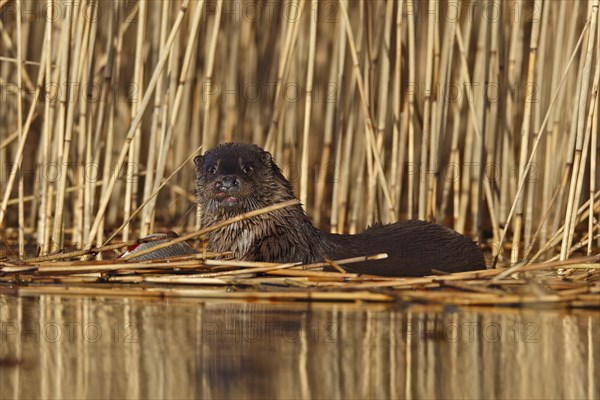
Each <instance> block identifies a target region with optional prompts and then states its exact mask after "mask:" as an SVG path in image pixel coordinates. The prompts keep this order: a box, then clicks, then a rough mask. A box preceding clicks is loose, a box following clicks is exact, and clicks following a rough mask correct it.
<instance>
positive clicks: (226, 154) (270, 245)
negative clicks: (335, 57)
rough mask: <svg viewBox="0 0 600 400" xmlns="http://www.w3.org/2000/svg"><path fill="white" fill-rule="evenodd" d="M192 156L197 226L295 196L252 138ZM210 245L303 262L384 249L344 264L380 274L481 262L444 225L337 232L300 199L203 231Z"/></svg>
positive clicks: (471, 266) (247, 256) (245, 256)
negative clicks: (229, 201) (314, 218)
mask: <svg viewBox="0 0 600 400" xmlns="http://www.w3.org/2000/svg"><path fill="white" fill-rule="evenodd" d="M194 162H195V163H196V172H197V176H198V179H197V193H198V201H199V203H200V205H201V208H202V224H203V226H209V225H212V224H214V223H216V222H219V221H223V220H225V219H228V218H230V217H233V216H236V215H239V214H241V213H244V212H248V211H252V210H256V209H259V208H262V207H266V206H269V205H271V204H275V203H280V202H282V201H286V200H291V199H294V198H296V197H295V195H294V192H293V190H292V187H291V185H290V183H289V182H288V181H287V180H286V179H285V177H284V176H283V175H282V173H281V171H280V169H279V167H278V166H277V164H275V162H274V161H273V159H272V157H271V154H269V153H268V152H266V151H264V150H263V149H261V148H260V147H258V146H256V145H253V144H246V143H235V142H233V143H225V144H221V145H218V146H216V147H214V148H213V149H211V150H209V151H208V152H206V153H205V154H204V155H202V156H198V157H196V158H195V159H194ZM223 182H226V183H227V182H228V183H229V186H227V184H225V185H224V183H223ZM224 197H228V198H231V197H233V198H234V199H235V200H236V201H237V204H235V205H224V204H225V203H224V202H222V199H223V198H224ZM208 250H209V251H215V252H223V251H232V252H233V254H234V256H235V258H236V259H239V260H250V261H268V262H294V261H301V262H303V263H313V262H318V261H323V260H324V259H326V258H327V259H340V258H347V257H353V256H361V255H371V254H376V253H387V254H388V258H387V259H384V260H379V261H369V262H364V263H359V264H352V265H350V266H348V267H347V269H348V270H350V271H354V272H359V273H363V274H374V275H383V276H422V275H427V274H430V273H431V269H438V270H442V271H446V272H459V271H469V270H475V269H482V268H485V261H484V258H483V253H482V251H481V250H480V249H479V248H478V247H477V246H476V244H475V243H474V242H473V241H472V240H470V239H468V238H466V237H465V236H463V235H460V234H459V233H457V232H455V231H453V230H451V229H448V228H445V227H443V226H440V225H436V224H433V223H429V222H424V221H418V220H408V221H401V222H397V223H394V224H390V225H377V226H374V227H371V228H369V229H367V230H366V231H364V232H362V233H359V234H357V235H338V234H332V233H328V232H323V231H321V230H319V229H317V228H315V227H314V226H313V225H312V223H311V222H310V220H309V219H308V217H307V216H306V214H305V213H304V210H303V209H302V207H301V206H300V205H296V206H292V207H286V208H283V209H279V210H275V211H273V212H270V213H268V214H263V215H260V216H257V217H254V218H251V219H248V220H244V221H241V222H237V223H234V224H232V225H229V226H227V227H224V228H221V229H219V230H216V231H213V232H211V233H210V234H209V235H208Z"/></svg>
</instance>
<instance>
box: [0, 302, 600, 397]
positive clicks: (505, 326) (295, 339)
mask: <svg viewBox="0 0 600 400" xmlns="http://www.w3.org/2000/svg"><path fill="white" fill-rule="evenodd" d="M599 329H600V313H598V312H594V311H576V312H574V311H568V310H535V309H533V310H532V309H528V310H522V309H505V308H504V309H502V308H444V307H435V308H431V307H424V306H414V305H413V306H406V305H394V306H387V305H386V306H384V305H377V304H374V305H369V304H338V303H286V304H272V303H264V304H263V303H252V304H249V303H241V302H240V303H226V302H203V301H198V300H185V299H182V300H175V301H174V300H172V299H157V300H147V299H136V298H119V297H113V298H98V297H94V298H90V297H87V298H84V297H59V296H41V297H32V298H28V297H23V298H20V297H13V296H10V295H0V398H2V399H17V398H19V399H23V398H27V399H30V398H31V399H35V398H77V399H82V398H94V399H102V398H209V399H210V398H218V399H220V398H240V399H254V398H274V397H277V398H294V399H296V398H539V399H541V398H544V399H548V398H573V399H584V398H590V399H593V398H600V379H599V377H600V363H599V362H598V361H599V360H600V335H599V332H600V330H599Z"/></svg>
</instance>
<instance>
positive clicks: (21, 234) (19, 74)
mask: <svg viewBox="0 0 600 400" xmlns="http://www.w3.org/2000/svg"><path fill="white" fill-rule="evenodd" d="M21 7H22V3H21V0H17V12H16V22H17V63H18V67H17V89H18V91H19V93H18V99H17V129H18V133H19V135H18V137H19V140H23V125H22V123H23V89H22V88H23V37H22V24H21V9H22V8H21ZM19 169H20V166H19ZM17 172H18V173H19V181H18V183H17V185H18V191H19V210H18V214H19V217H18V218H19V258H23V256H24V255H25V233H24V231H23V230H24V228H25V220H24V218H25V211H24V208H25V206H24V203H23V174H22V173H20V172H21V171H20V170H19V171H17ZM7 194H8V193H7ZM0 219H1V218H0ZM1 224H2V222H1V221H0V225H1Z"/></svg>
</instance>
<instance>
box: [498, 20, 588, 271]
mask: <svg viewBox="0 0 600 400" xmlns="http://www.w3.org/2000/svg"><path fill="white" fill-rule="evenodd" d="M587 27H588V26H587V24H586V27H585V28H584V29H583V30H582V32H581V35H580V37H579V40H578V42H577V45H576V46H575V49H574V50H573V53H572V54H571V58H570V59H569V61H568V62H567V66H566V67H565V71H564V72H563V76H562V78H561V81H560V82H559V84H558V86H557V88H556V90H555V92H554V93H553V95H552V100H551V101H550V104H549V106H548V110H547V111H546V116H545V117H544V121H543V122H542V126H541V127H540V132H545V127H546V124H547V123H548V120H549V117H550V111H551V110H552V107H553V105H554V103H555V101H556V99H557V98H558V94H559V93H560V89H561V87H562V85H563V84H564V82H565V80H566V77H567V73H568V71H569V67H570V66H571V63H572V62H573V60H574V59H575V56H576V54H577V50H578V49H579V46H580V45H581V43H582V42H583V38H584V37H585V32H586V31H587V30H588V29H587ZM542 137H543V135H541V134H540V135H538V137H537V138H536V140H535V141H534V143H533V146H532V149H531V153H530V155H529V159H528V160H527V162H526V163H525V167H524V170H523V174H522V175H521V177H520V179H519V183H518V186H517V191H516V194H515V201H513V202H512V205H511V207H510V211H509V212H508V216H507V218H506V222H505V224H506V226H505V227H504V229H503V230H502V236H501V237H500V243H498V248H501V246H502V244H503V243H504V240H505V239H506V235H507V233H508V228H509V224H510V222H511V219H512V216H513V214H514V213H515V211H516V208H517V201H516V200H517V199H518V198H519V197H520V195H521V193H522V191H523V189H524V186H525V183H526V178H527V176H528V174H529V171H530V169H531V165H532V160H533V157H534V156H535V153H536V150H537V147H538V145H539V143H540V140H541V138H542ZM497 261H498V256H496V257H495V258H494V262H493V265H496V262H497Z"/></svg>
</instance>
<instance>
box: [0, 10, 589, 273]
mask: <svg viewBox="0 0 600 400" xmlns="http://www.w3.org/2000/svg"><path fill="white" fill-rule="evenodd" d="M24 11H26V12H24ZM0 24H1V26H0V28H1V29H0V43H2V45H1V47H0V101H1V103H2V106H1V107H0V133H1V137H0V168H1V170H0V173H1V176H0V227H1V230H0V241H2V247H3V248H4V249H6V251H3V252H2V253H3V254H9V255H11V256H15V257H17V256H18V257H23V256H24V255H26V253H27V254H29V255H31V253H35V252H37V251H38V249H39V252H40V253H41V254H40V255H47V254H50V253H52V252H55V251H57V250H59V249H61V248H65V247H74V248H77V249H82V250H86V249H90V248H92V247H98V246H102V245H104V244H106V242H107V241H108V239H111V240H112V239H115V238H117V239H123V240H124V241H127V240H130V239H132V238H136V237H138V236H143V235H146V234H148V233H150V232H153V231H164V230H176V231H178V232H179V233H186V232H188V231H190V230H192V229H194V228H195V225H196V224H197V223H198V221H199V220H198V218H197V217H196V212H195V210H196V205H195V204H194V201H193V199H194V197H193V192H194V167H193V164H192V163H191V161H190V160H191V158H192V157H193V155H195V154H196V152H198V151H199V150H198V149H202V150H200V151H205V150H206V149H208V148H209V147H211V146H212V145H214V144H216V143H220V142H223V141H228V140H239V141H246V142H254V143H257V144H259V145H261V146H263V147H265V148H266V149H268V150H269V151H271V152H272V153H273V155H274V158H275V159H276V160H277V161H278V163H279V165H280V166H281V168H282V170H283V171H284V173H285V174H286V176H288V177H289V178H290V179H291V180H292V184H293V186H294V188H295V190H296V193H297V194H298V196H299V198H300V199H301V201H302V202H303V203H304V205H305V207H306V209H307V210H308V212H309V215H310V216H312V217H314V220H315V222H316V223H318V225H320V226H321V227H322V228H324V229H329V230H333V231H336V232H356V231H360V230H363V229H365V228H366V226H367V225H370V224H373V223H374V222H377V221H381V222H392V221H395V220H398V219H404V218H422V219H429V220H434V221H436V222H438V223H442V224H445V225H447V226H449V227H452V228H454V229H457V230H459V231H461V232H465V233H466V234H468V235H471V236H473V237H475V238H476V239H477V240H479V241H480V242H482V243H485V244H487V245H488V246H489V247H491V249H492V254H493V256H494V257H495V259H501V260H503V261H509V260H510V262H512V263H515V262H517V261H520V260H522V259H524V258H525V259H531V258H533V259H552V258H554V257H558V258H560V259H561V260H565V259H567V258H569V257H570V256H571V254H573V253H574V252H585V253H587V254H588V255H589V254H596V253H597V252H598V245H599V243H600V232H599V229H598V226H599V225H598V215H599V214H600V193H599V192H598V183H597V180H598V178H599V172H598V145H599V144H598V136H599V133H598V125H599V124H598V121H599V119H600V116H599V113H598V110H599V108H600V106H599V103H600V101H598V83H599V82H598V81H599V74H600V67H599V65H600V54H599V53H600V50H599V49H600V45H599V43H600V24H599V23H598V0H589V1H580V2H570V1H567V0H557V1H551V2H542V1H538V0H536V1H529V0H527V1H525V0H523V1H518V2H510V3H509V2H483V3H478V2H474V3H473V2H456V1H447V2H437V1H427V2H424V1H420V2H415V1H407V0H396V1H345V0H339V1H337V0H327V1H322V2H318V3H315V2H306V1H304V0H300V1H292V0H286V1H282V2H260V1H252V0H248V1H240V0H219V1H204V0H173V1H162V2H149V1H144V0H139V1H127V2H125V1H122V0H112V1H100V0H84V1H70V0H46V1H37V0H16V1H12V2H6V1H4V2H0ZM195 217H196V218H195ZM432 246H435V244H434V243H432ZM506 250H508V252H506V254H505V251H506ZM82 254H85V251H84V252H83V253H82Z"/></svg>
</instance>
